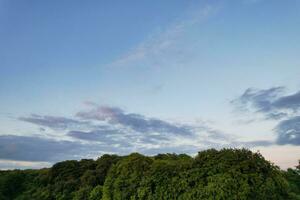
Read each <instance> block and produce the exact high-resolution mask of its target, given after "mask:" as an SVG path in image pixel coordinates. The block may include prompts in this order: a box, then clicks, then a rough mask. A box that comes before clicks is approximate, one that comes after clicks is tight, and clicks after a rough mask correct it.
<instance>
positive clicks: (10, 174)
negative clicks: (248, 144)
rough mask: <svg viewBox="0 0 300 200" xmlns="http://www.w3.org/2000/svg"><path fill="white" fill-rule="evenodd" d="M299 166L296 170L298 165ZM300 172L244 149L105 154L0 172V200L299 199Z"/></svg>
mask: <svg viewBox="0 0 300 200" xmlns="http://www.w3.org/2000/svg"><path fill="white" fill-rule="evenodd" d="M298 167H300V166H298ZM299 197H300V169H299V168H298V169H297V168H296V169H288V170H287V171H282V170H280V169H279V168H278V167H276V166H274V165H273V164H271V163H270V162H268V161H266V160H265V159H264V158H263V157H262V156H261V155H260V154H259V153H252V152H251V151H249V150H246V149H223V150H220V151H218V150H215V149H210V150H206V151H202V152H199V153H198V154H197V155H196V156H195V157H194V158H193V157H190V156H188V155H185V154H180V155H177V154H158V155H156V156H152V157H150V156H144V155H141V154H138V153H133V154H130V155H128V156H122V157H121V156H116V155H103V156H102V157H100V158H99V159H97V160H89V159H84V160H81V161H74V160H71V161H64V162H60V163H57V164H55V165H53V167H52V168H49V169H41V170H23V171H22V170H13V171H0V200H13V199H15V200H56V199H57V200H69V199H70V200H71V199H74V200H127V199H128V200H157V199H159V200H175V199H178V200H193V199H195V200H196V199H197V200H201V199H212V200H222V199H224V200H227V199H233V200H234V199H236V200H239V199H241V200H242V199H258V200H260V199H261V200H265V199H282V200H288V199H300V198H299Z"/></svg>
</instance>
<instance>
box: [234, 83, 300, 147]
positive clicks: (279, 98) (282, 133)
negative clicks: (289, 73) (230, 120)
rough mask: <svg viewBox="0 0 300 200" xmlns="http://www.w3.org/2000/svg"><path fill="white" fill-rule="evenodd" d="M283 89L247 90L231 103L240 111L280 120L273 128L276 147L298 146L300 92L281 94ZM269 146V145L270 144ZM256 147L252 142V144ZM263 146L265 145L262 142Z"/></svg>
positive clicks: (299, 139)
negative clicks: (252, 112) (248, 111)
mask: <svg viewBox="0 0 300 200" xmlns="http://www.w3.org/2000/svg"><path fill="white" fill-rule="evenodd" d="M283 91H284V87H273V88H270V89H267V90H255V89H251V88H249V89H247V90H246V91H245V92H244V94H242V95H241V96H240V97H239V98H237V99H235V100H233V101H232V102H231V103H232V104H234V105H235V106H236V107H238V108H239V109H240V110H245V109H248V110H251V109H252V111H254V112H258V113H262V114H263V115H264V116H265V117H266V119H276V120H281V121H279V122H278V125H277V126H276V127H275V128H274V131H275V134H276V141H275V142H274V144H278V145H285V144H291V145H300V116H297V115H298V114H299V111H300V92H296V93H293V94H290V95H284V94H283ZM270 144H271V143H270ZM250 145H257V144H256V142H255V141H254V143H253V144H250ZM258 145H259V143H258ZM261 145H263V146H267V145H268V142H267V143H264V142H263V141H262V144H261Z"/></svg>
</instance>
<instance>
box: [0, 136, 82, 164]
mask: <svg viewBox="0 0 300 200" xmlns="http://www.w3.org/2000/svg"><path fill="white" fill-rule="evenodd" d="M82 150H83V146H82V145H81V144H80V143H76V142H70V141H57V140H53V139H47V138H41V137H28V136H16V135H1V136H0V159H8V160H19V161H47V162H51V161H58V160H63V159H76V158H78V157H77V156H76V155H78V154H79V153H80V152H81V151H82Z"/></svg>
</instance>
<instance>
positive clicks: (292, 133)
mask: <svg viewBox="0 0 300 200" xmlns="http://www.w3.org/2000/svg"><path fill="white" fill-rule="evenodd" d="M275 130H276V132H277V134H278V137H277V143H278V144H292V145H300V116H297V117H293V118H290V119H287V120H283V121H281V122H280V123H279V124H278V125H277V126H276V128H275Z"/></svg>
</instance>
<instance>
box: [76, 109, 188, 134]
mask: <svg viewBox="0 0 300 200" xmlns="http://www.w3.org/2000/svg"><path fill="white" fill-rule="evenodd" d="M76 116H77V117H80V118H81V119H85V120H99V121H108V122H109V123H111V124H120V125H123V126H125V127H129V128H131V129H133V130H134V131H137V132H142V133H149V132H158V133H173V134H175V135H186V136H188V135H192V134H193V133H192V130H191V127H189V126H184V125H176V124H174V123H170V122H166V121H163V120H160V119H153V118H146V117H145V116H143V115H139V114H135V113H125V112H124V111H123V110H122V109H120V108H116V107H108V106H94V107H93V109H91V110H90V111H84V112H78V113H77V114H76Z"/></svg>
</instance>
